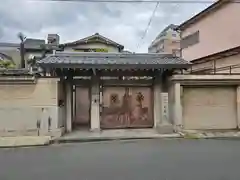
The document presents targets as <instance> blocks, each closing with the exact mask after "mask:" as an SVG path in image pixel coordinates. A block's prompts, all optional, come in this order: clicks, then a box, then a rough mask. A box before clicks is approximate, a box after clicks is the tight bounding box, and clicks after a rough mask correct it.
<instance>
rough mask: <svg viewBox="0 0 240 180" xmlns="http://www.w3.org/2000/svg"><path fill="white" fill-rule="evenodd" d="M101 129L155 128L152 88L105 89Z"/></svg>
mask: <svg viewBox="0 0 240 180" xmlns="http://www.w3.org/2000/svg"><path fill="white" fill-rule="evenodd" d="M102 103H103V104H102V114H101V128H103V129H104V128H105V129H109V128H146V127H153V113H152V91H151V88H150V87H104V88H103V102H102Z"/></svg>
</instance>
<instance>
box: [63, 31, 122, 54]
mask: <svg viewBox="0 0 240 180" xmlns="http://www.w3.org/2000/svg"><path fill="white" fill-rule="evenodd" d="M60 46H62V47H63V48H64V52H105V53H107V52H122V51H123V49H124V46H123V45H121V44H118V43H117V42H114V41H113V40H110V39H108V38H106V37H104V36H102V35H100V34H99V33H95V34H93V35H91V36H88V37H85V38H83V39H80V40H77V41H74V42H69V43H65V44H62V45H60Z"/></svg>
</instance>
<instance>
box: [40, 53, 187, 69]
mask: <svg viewBox="0 0 240 180" xmlns="http://www.w3.org/2000/svg"><path fill="white" fill-rule="evenodd" d="M37 63H38V64H40V65H42V66H47V65H52V66H54V65H55V66H59V65H62V67H63V66H64V65H68V66H69V65H72V66H73V67H76V66H78V67H81V66H85V65H88V66H89V67H90V66H91V65H93V66H98V65H108V66H111V65H115V66H116V65H121V66H138V65H141V66H143V65H147V66H150V65H151V66H152V68H159V67H160V66H161V65H173V66H174V65H186V66H187V65H189V63H188V62H187V61H185V60H183V59H181V58H179V57H174V56H172V55H169V54H121V53H115V54H114V53H68V54H66V53H59V54H56V55H51V56H48V57H46V58H44V59H41V60H39V61H38V62H37Z"/></svg>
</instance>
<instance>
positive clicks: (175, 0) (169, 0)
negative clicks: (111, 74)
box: [29, 0, 240, 4]
mask: <svg viewBox="0 0 240 180" xmlns="http://www.w3.org/2000/svg"><path fill="white" fill-rule="evenodd" d="M29 1H55V2H84V3H163V4H212V3H215V2H216V0H215V1H214V0H212V1H210V0H202V1H201V0H195V1H194V0H185V1H184V0H29ZM230 2H231V3H240V0H235V1H230Z"/></svg>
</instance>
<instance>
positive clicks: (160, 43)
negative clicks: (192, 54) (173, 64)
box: [148, 24, 180, 56]
mask: <svg viewBox="0 0 240 180" xmlns="http://www.w3.org/2000/svg"><path fill="white" fill-rule="evenodd" d="M176 27H177V25H174V24H170V25H169V26H167V27H166V28H165V29H164V30H163V31H162V32H161V33H160V34H159V35H158V36H157V37H156V39H155V40H154V41H153V42H152V43H151V45H150V46H149V48H148V52H149V53H168V54H174V55H176V56H180V34H179V32H178V31H176V30H175V29H176Z"/></svg>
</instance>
